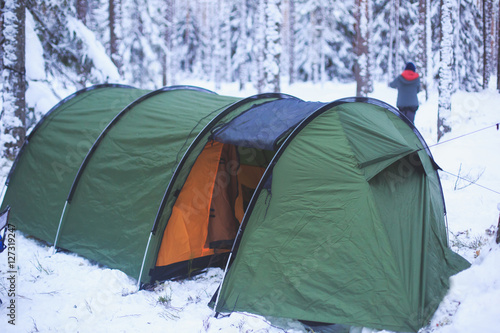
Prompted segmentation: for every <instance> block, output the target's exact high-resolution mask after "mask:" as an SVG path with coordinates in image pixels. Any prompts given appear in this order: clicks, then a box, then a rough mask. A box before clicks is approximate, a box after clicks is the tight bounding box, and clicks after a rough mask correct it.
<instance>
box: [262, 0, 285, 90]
mask: <svg viewBox="0 0 500 333" xmlns="http://www.w3.org/2000/svg"><path fill="white" fill-rule="evenodd" d="M264 3H265V22H266V24H265V27H266V28H265V29H266V33H265V44H264V45H265V46H264V49H265V60H264V81H265V88H264V90H265V91H272V92H279V91H280V59H281V53H282V46H281V25H282V15H281V12H280V6H281V0H265V2H264Z"/></svg>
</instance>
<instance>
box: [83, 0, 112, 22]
mask: <svg viewBox="0 0 500 333" xmlns="http://www.w3.org/2000/svg"><path fill="white" fill-rule="evenodd" d="M110 1H113V0H110ZM88 10H89V4H88V1H87V0H76V18H77V19H79V20H80V21H82V22H83V24H87V12H88Z"/></svg>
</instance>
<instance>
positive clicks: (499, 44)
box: [497, 2, 500, 243]
mask: <svg viewBox="0 0 500 333" xmlns="http://www.w3.org/2000/svg"><path fill="white" fill-rule="evenodd" d="M499 7H500V2H499ZM499 13H500V8H499ZM499 15H500V14H499ZM497 47H498V49H497V90H498V91H500V17H499V18H498V25H497ZM499 224H500V221H499ZM499 228H500V225H499ZM498 240H499V238H498V237H497V243H498Z"/></svg>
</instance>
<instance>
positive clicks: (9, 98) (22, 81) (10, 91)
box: [0, 0, 26, 160]
mask: <svg viewBox="0 0 500 333" xmlns="http://www.w3.org/2000/svg"><path fill="white" fill-rule="evenodd" d="M3 5H4V7H3V11H2V39H3V43H2V44H3V53H2V54H3V60H2V64H3V66H2V86H3V87H2V102H3V103H2V114H1V117H0V118H1V122H0V124H1V125H0V126H1V127H0V131H1V132H0V135H1V139H0V140H1V142H2V146H3V147H2V153H3V154H2V155H3V156H4V157H6V158H8V159H10V160H13V159H14V158H15V157H16V155H17V153H18V151H19V149H20V148H21V146H22V144H23V142H24V138H25V136H26V100H25V91H26V70H25V49H24V48H25V22H26V8H25V6H24V3H23V2H20V1H16V0H5V1H4V3H3Z"/></svg>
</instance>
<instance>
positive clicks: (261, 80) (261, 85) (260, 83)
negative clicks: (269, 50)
mask: <svg viewBox="0 0 500 333" xmlns="http://www.w3.org/2000/svg"><path fill="white" fill-rule="evenodd" d="M265 8H266V0H259V4H258V7H257V20H256V21H257V27H256V30H257V31H256V33H255V52H256V55H255V58H256V61H255V66H256V68H255V73H256V80H255V82H256V83H257V87H256V88H257V92H258V93H259V94H260V93H262V92H263V91H264V89H266V87H265V82H266V78H265V76H264V59H265V54H264V52H265V44H266V41H265V38H266V33H265V24H266V14H265Z"/></svg>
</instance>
